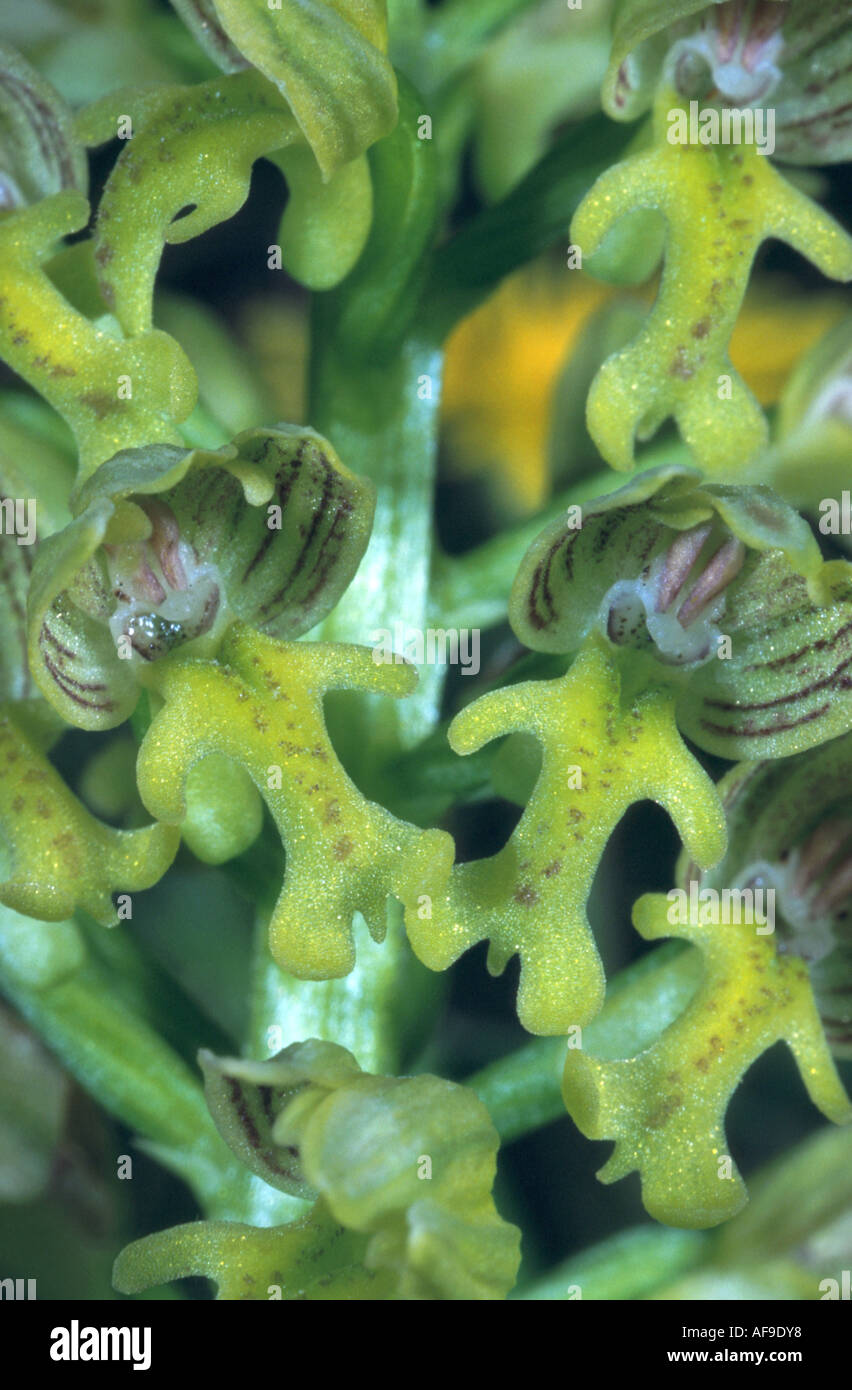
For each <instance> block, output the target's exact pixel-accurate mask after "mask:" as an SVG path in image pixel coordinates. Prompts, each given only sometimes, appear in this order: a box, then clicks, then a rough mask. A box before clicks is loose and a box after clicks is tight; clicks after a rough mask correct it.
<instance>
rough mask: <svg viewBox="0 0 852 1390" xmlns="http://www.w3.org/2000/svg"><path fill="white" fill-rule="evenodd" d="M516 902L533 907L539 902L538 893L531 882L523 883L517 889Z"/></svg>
mask: <svg viewBox="0 0 852 1390" xmlns="http://www.w3.org/2000/svg"><path fill="white" fill-rule="evenodd" d="M514 897H515V902H516V903H522V904H523V906H524V907H532V906H533V905H534V904H535V903H537V902H538V893H537V892H536V891H535V889H534V888H533V887H531V885H530V884H529V883H522V884H521V885H520V887H518V888H516V889H515V894H514Z"/></svg>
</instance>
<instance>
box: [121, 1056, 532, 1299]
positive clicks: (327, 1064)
mask: <svg viewBox="0 0 852 1390" xmlns="http://www.w3.org/2000/svg"><path fill="white" fill-rule="evenodd" d="M200 1061H201V1064H202V1067H203V1069H204V1072H205V1085H206V1091H207V1099H208V1104H209V1106H210V1110H211V1114H212V1115H213V1118H214V1120H215V1122H216V1125H217V1127H218V1129H219V1132H220V1134H221V1135H222V1137H223V1138H224V1139H225V1141H226V1143H228V1144H229V1145H230V1147H231V1148H232V1149H233V1151H234V1153H235V1154H236V1155H237V1157H238V1158H240V1159H241V1160H242V1161H243V1162H248V1164H249V1166H250V1167H251V1168H252V1170H253V1171H254V1172H256V1173H258V1174H260V1175H261V1176H262V1177H263V1178H265V1180H266V1181H267V1182H269V1183H271V1184H273V1185H274V1186H276V1187H279V1188H282V1189H283V1190H284V1191H287V1192H290V1193H292V1194H294V1195H300V1196H303V1195H305V1194H306V1193H309V1194H311V1195H312V1196H314V1197H315V1199H316V1202H315V1206H314V1207H313V1208H312V1210H311V1212H310V1213H309V1215H308V1216H307V1217H305V1218H303V1219H301V1220H298V1221H295V1222H292V1223H290V1224H289V1225H286V1226H279V1227H276V1228H273V1229H271V1230H255V1229H252V1228H251V1227H248V1226H243V1225H238V1224H236V1223H226V1222H199V1223H196V1224H195V1225H188V1226H178V1227H176V1228H175V1229H174V1230H171V1231H164V1232H161V1233H160V1234H158V1235H154V1236H147V1237H145V1238H143V1239H142V1240H139V1241H135V1242H134V1243H133V1244H132V1245H131V1246H129V1247H128V1248H127V1249H126V1250H124V1251H123V1252H122V1253H121V1255H120V1256H119V1258H118V1260H117V1261H116V1266H115V1273H114V1281H115V1286H116V1288H118V1289H119V1290H120V1291H121V1292H124V1293H135V1292H137V1291H139V1290H140V1289H143V1288H146V1287H150V1285H152V1284H155V1283H163V1282H165V1281H167V1280H169V1279H175V1278H181V1277H184V1276H186V1275H188V1274H206V1275H208V1276H209V1277H211V1278H214V1279H215V1280H216V1282H217V1284H218V1286H219V1293H218V1296H219V1298H230V1299H269V1298H281V1299H286V1300H288V1301H289V1300H293V1299H308V1300H315V1299H326V1298H336V1299H340V1300H346V1299H352V1298H357V1299H368V1300H369V1299H375V1298H390V1299H407V1300H409V1299H472V1300H481V1299H495V1298H502V1297H504V1296H505V1295H506V1293H507V1292H508V1291H509V1289H510V1288H511V1287H512V1285H513V1283H514V1281H515V1275H516V1273H517V1268H518V1261H519V1249H518V1246H519V1233H518V1231H517V1230H516V1229H515V1227H513V1226H510V1225H508V1224H507V1223H506V1222H504V1221H503V1220H501V1218H500V1217H499V1215H498V1213H497V1211H496V1208H495V1206H494V1202H493V1198H492V1196H491V1187H492V1183H493V1181H494V1174H495V1168H496V1154H497V1146H498V1138H497V1133H496V1131H495V1129H494V1127H493V1125H492V1124H491V1121H490V1119H489V1117H488V1112H487V1111H486V1109H485V1107H484V1106H483V1105H482V1103H481V1102H480V1101H478V1100H477V1099H476V1097H475V1096H474V1095H473V1093H472V1092H470V1091H468V1090H467V1089H466V1088H465V1087H463V1086H457V1085H454V1084H453V1083H452V1082H448V1081H442V1080H439V1079H438V1078H437V1077H434V1076H416V1077H400V1078H397V1077H384V1076H371V1075H369V1074H368V1073H365V1072H362V1071H361V1069H360V1067H359V1066H358V1063H357V1062H356V1061H355V1058H354V1057H353V1056H352V1055H351V1053H349V1052H347V1051H346V1049H345V1048H342V1047H338V1046H336V1045H335V1044H333V1043H325V1042H319V1041H317V1040H316V1039H312V1040H310V1041H308V1042H303V1043H295V1044H293V1045H292V1046H291V1047H288V1048H286V1049H285V1050H284V1051H283V1052H280V1053H278V1055H277V1056H275V1057H272V1058H270V1059H269V1061H266V1062H251V1061H241V1060H238V1059H236V1058H216V1057H214V1056H213V1055H212V1054H210V1053H202V1054H201V1056H200Z"/></svg>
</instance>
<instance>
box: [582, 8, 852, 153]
mask: <svg viewBox="0 0 852 1390" xmlns="http://www.w3.org/2000/svg"><path fill="white" fill-rule="evenodd" d="M850 43H852V14H850V12H849V11H848V9H845V8H844V7H843V6H833V5H825V6H815V5H813V4H812V3H810V0H716V3H714V4H707V0H671V3H669V4H668V5H665V6H663V5H660V4H658V3H656V2H655V0H626V2H625V3H623V4H622V5H621V7H620V10H619V11H618V14H617V16H616V22H615V30H614V37H613V46H612V52H611V57H610V65H609V69H608V72H607V75H606V77H605V79H604V84H603V91H602V99H603V105H604V109H605V110H606V111H607V113H608V114H609V115H610V116H612V117H613V119H615V120H627V121H632V120H635V119H636V118H637V117H638V116H641V115H642V114H643V113H644V112H645V111H647V110H648V109H649V107H650V105H651V102H652V100H653V95H654V91H655V89H656V87H657V84H658V83H659V81H660V80H661V78H662V79H664V80H667V81H669V82H670V83H671V85H672V87H673V90H674V91H675V92H676V93H677V94H678V95H679V96H681V97H683V98H684V99H685V100H688V99H691V98H695V97H700V98H701V99H703V100H706V101H709V102H715V103H719V104H727V105H734V106H739V107H745V106H750V105H758V104H761V103H766V102H771V104H772V107H773V109H774V111H775V122H776V142H775V153H776V155H777V157H778V158H780V159H782V160H784V161H786V162H788V163H794V164H833V163H837V162H839V161H841V160H845V159H848V158H849V157H850V153H852V108H850V96H852V68H850V64H849V58H850Z"/></svg>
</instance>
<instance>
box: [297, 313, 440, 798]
mask: <svg viewBox="0 0 852 1390" xmlns="http://www.w3.org/2000/svg"><path fill="white" fill-rule="evenodd" d="M317 338H318V340H319V341H322V331H321V327H318V332H317ZM441 370H442V355H441V353H440V352H439V351H438V350H437V349H436V348H434V347H433V346H430V345H429V344H427V343H423V342H418V341H409V342H407V343H405V344H404V345H403V347H402V349H401V350H400V351H399V353H398V355H397V356H396V357H395V358H394V359H393V360H391V361H389V362H386V363H382V364H381V365H377V364H375V363H370V362H361V363H358V362H353V361H352V360H351V359H347V360H345V361H340V360H338V359H337V357H336V356H335V355H334V354H333V353H332V352H330V351H329V352H326V353H321V354H320V355H319V358H318V360H317V362H316V364H315V373H314V387H313V399H312V407H311V421H312V423H313V425H314V426H315V428H317V429H318V430H320V432H321V433H322V434H325V435H326V436H327V437H328V438H329V439H330V440H331V442H332V444H333V445H334V447H335V448H336V449H337V450H338V452H339V454H340V457H341V458H342V459H343V460H344V462H345V463H346V466H347V467H348V468H351V469H353V471H354V472H356V473H361V474H365V475H366V476H367V477H369V478H371V479H372V481H373V482H374V483H375V486H376V492H377V501H376V518H375V523H374V526H373V534H372V537H371V540H370V544H369V547H368V549H367V554H366V555H365V557H364V560H363V562H362V564H361V568H360V570H359V571H358V574H357V575H356V576H355V579H354V581H353V582H352V584H351V585H350V586H349V589H348V590H347V592H346V593H345V594H344V596H343V598H342V599H341V601H340V603H339V604H338V605H337V607H336V608H335V610H334V612H333V613H332V614H331V615H330V617H329V618H327V619H326V621H325V623H324V624H323V627H322V636H323V638H325V639H326V640H329V641H346V642H358V643H361V644H363V645H368V646H373V645H375V641H376V640H377V639H371V636H370V634H371V633H372V632H374V631H377V630H379V629H386V630H388V631H390V632H391V634H392V635H393V632H394V627H395V625H396V624H397V623H401V624H403V625H404V626H405V627H411V628H415V629H417V630H418V631H423V630H424V629H425V627H426V625H427V622H428V611H427V610H428V598H429V571H430V567H431V552H432V508H433V492H434V485H435V464H436V454H437V417H438V404H439V399H440V391H441ZM441 682H442V672H441V670H440V668H438V667H434V666H433V667H426V668H423V669H422V670H421V674H420V683H419V685H418V688H417V691H416V692H415V694H414V695H412V696H410V697H409V698H408V699H406V700H400V701H392V700H388V699H386V698H382V697H377V696H369V695H363V696H357V697H352V698H349V699H347V700H346V706H345V708H346V711H347V717H346V729H345V741H346V749H347V753H348V754H349V756H348V758H347V766H348V767H350V769H351V771H352V774H353V776H354V777H355V780H356V781H359V780H360V779H362V778H368V776H369V770H370V768H371V767H375V766H376V765H377V764H378V763H380V762H382V761H384V760H385V759H387V758H389V757H391V756H392V755H393V754H394V753H396V752H398V751H400V750H401V749H403V748H406V747H410V746H411V745H412V744H413V743H416V742H417V741H418V739H420V738H422V737H424V736H425V734H427V733H428V732H429V730H430V729H431V728H432V727H433V726H434V724H435V723H436V721H437V718H438V710H439V699H440V689H441ZM332 707H333V706H332Z"/></svg>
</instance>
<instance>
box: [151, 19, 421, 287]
mask: <svg viewBox="0 0 852 1390" xmlns="http://www.w3.org/2000/svg"><path fill="white" fill-rule="evenodd" d="M174 6H175V9H176V10H177V11H178V13H179V14H180V15H181V18H182V19H183V20H184V21H185V23H186V24H187V26H188V27H189V28H190V29H191V30H192V32H193V33H194V35H195V37H196V39H197V40H198V42H199V43H200V44H201V46H202V48H204V50H205V51H206V52H207V53H208V54H209V56H210V57H211V58H212V60H213V61H214V62H215V63H216V65H217V66H218V67H220V68H222V69H223V71H225V72H228V73H238V72H239V71H240V70H241V69H243V68H245V67H246V66H247V65H250V66H251V67H252V68H253V69H255V70H256V71H257V72H258V73H261V74H263V76H264V77H265V78H266V79H268V82H269V84H270V85H272V86H274V87H275V88H276V89H277V91H278V92H279V94H280V96H281V98H282V99H283V101H284V102H286V104H287V106H288V107H289V109H290V110H291V111H292V113H293V116H294V117H295V120H296V122H297V123H298V128H299V130H300V131H301V134H302V136H303V139H302V140H300V141H299V142H298V143H297V144H295V145H290V146H289V148H288V149H287V150H286V151H285V150H281V151H277V152H275V153H274V154H272V155H271V158H273V160H274V162H275V163H276V164H277V165H278V167H279V168H280V169H281V171H282V173H283V174H284V176H285V178H286V179H287V182H288V185H289V187H290V201H289V203H288V206H287V209H286V212H285V214H284V217H283V219H282V223H281V229H280V232H279V240H280V242H281V248H282V265H284V266H285V267H286V268H287V270H289V272H290V273H291V274H292V275H294V276H295V278H296V279H298V280H300V281H301V282H302V283H303V284H305V285H308V286H309V287H310V288H311V289H316V290H327V289H330V288H331V287H332V286H333V285H336V284H338V283H339V281H340V280H342V279H343V278H344V276H345V275H347V274H348V272H349V271H350V270H351V269H352V267H353V266H354V265H355V262H356V261H357V260H358V258H359V256H360V254H361V251H362V250H363V248H364V243H365V241H366V239H367V235H368V232H369V230H370V225H371V221H372V212H373V202H372V182H371V177H370V169H369V165H368V163H367V160H366V158H365V153H366V150H367V149H368V148H369V147H370V146H371V145H373V144H374V143H375V142H376V141H378V140H379V139H380V138H382V137H383V136H386V135H388V134H389V133H390V132H391V131H392V130H393V128H394V125H395V123H396V121H397V116H398V108H397V79H396V75H395V73H394V70H393V67H392V66H391V64H390V61H389V60H388V57H387V47H388V32H387V15H386V10H385V5H384V4H383V3H381V0H368V3H366V4H364V3H353V2H352V0H335V3H333V4H331V5H329V4H318V3H310V4H308V5H305V4H304V3H300V4H296V3H293V0H283V3H282V4H281V5H279V6H277V7H272V8H270V7H263V6H258V5H256V4H253V3H251V0H209V3H205V4H203V5H199V4H198V3H196V0H174ZM282 143H283V142H282ZM286 143H288V145H289V142H286Z"/></svg>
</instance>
